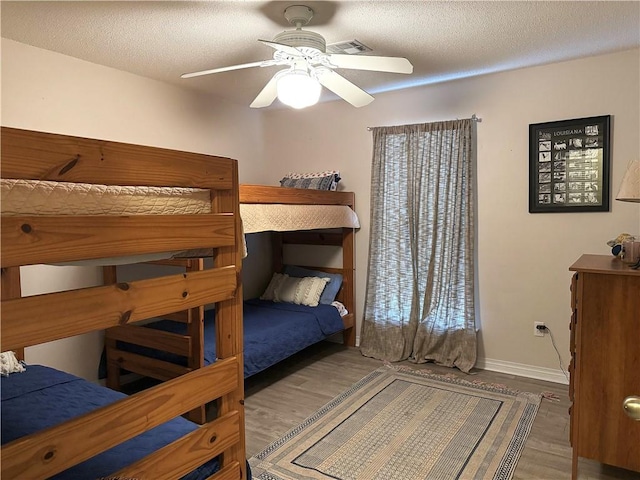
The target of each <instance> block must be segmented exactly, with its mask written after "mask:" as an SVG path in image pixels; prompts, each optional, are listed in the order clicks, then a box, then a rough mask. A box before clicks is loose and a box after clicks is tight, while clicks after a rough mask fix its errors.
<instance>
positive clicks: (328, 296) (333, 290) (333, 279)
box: [283, 265, 342, 305]
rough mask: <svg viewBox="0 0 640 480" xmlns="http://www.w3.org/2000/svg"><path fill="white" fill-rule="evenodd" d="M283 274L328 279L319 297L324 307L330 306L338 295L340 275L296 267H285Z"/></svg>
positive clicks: (340, 282)
mask: <svg viewBox="0 0 640 480" xmlns="http://www.w3.org/2000/svg"><path fill="white" fill-rule="evenodd" d="M283 273H285V274H287V275H289V276H290V277H319V278H328V279H329V283H328V284H327V286H326V287H325V289H324V291H323V292H322V296H321V297H320V303H322V304H324V305H331V302H333V301H334V300H335V299H336V296H337V295H338V291H340V286H341V285H342V275H340V274H339V273H327V272H320V271H318V270H310V269H308V268H303V267H298V266H296V265H285V266H284V270H283Z"/></svg>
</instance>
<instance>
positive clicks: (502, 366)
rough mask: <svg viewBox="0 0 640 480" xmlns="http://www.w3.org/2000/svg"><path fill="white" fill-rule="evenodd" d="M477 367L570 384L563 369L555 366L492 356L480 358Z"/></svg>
mask: <svg viewBox="0 0 640 480" xmlns="http://www.w3.org/2000/svg"><path fill="white" fill-rule="evenodd" d="M476 368H480V369H482V370H490V371H492V372H500V373H508V374H511V375H518V376H519V377H528V378H535V379H537V380H545V381H547V382H553V383H562V384H564V385H568V384H569V381H568V380H567V377H565V376H564V373H562V370H556V369H553V368H545V367H536V366H533V365H525V364H523V363H515V362H505V361H504V360H492V359H490V358H479V359H478V360H477V362H476Z"/></svg>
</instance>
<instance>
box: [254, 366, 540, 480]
mask: <svg viewBox="0 0 640 480" xmlns="http://www.w3.org/2000/svg"><path fill="white" fill-rule="evenodd" d="M540 399H541V396H540V395H537V394H533V393H527V392H518V391H513V390H509V389H507V388H506V387H504V386H501V385H492V384H483V383H481V382H471V381H467V380H463V379H460V378H458V377H455V376H452V375H447V376H443V375H436V374H432V373H429V372H425V371H424V370H413V369H410V368H394V367H389V366H385V367H381V368H380V369H378V370H376V371H375V372H373V373H371V374H369V375H367V376H366V377H365V378H363V379H362V380H360V381H359V382H358V383H356V384H355V385H353V386H352V387H351V388H350V389H349V390H347V391H346V392H344V393H342V394H341V395H339V396H338V397H336V398H334V399H333V400H332V401H331V402H329V403H328V404H327V405H325V406H324V407H322V408H321V409H320V410H319V411H318V412H316V413H315V414H313V415H312V416H311V417H309V418H308V419H306V420H305V421H304V422H303V423H302V424H300V425H298V426H297V427H295V428H294V429H292V430H291V431H289V432H288V433H287V434H286V435H284V436H283V437H282V438H280V439H279V440H277V441H275V442H274V443H272V444H271V445H269V446H268V447H267V448H266V449H265V450H263V451H262V452H260V453H259V454H257V455H256V456H254V457H252V458H251V459H250V460H249V463H250V464H251V468H252V470H253V478H254V479H259V480H307V479H309V480H311V479H321V480H328V479H332V480H336V479H337V480H421V479H434V480H452V479H460V480H466V479H475V480H481V479H500V480H508V479H510V478H512V476H513V472H514V470H515V467H516V464H517V463H518V459H519V457H520V454H521V452H522V449H523V448H524V444H525V441H526V439H527V436H528V435H529V432H530V430H531V425H532V424H533V420H534V418H535V416H536V413H537V411H538V406H539V405H540Z"/></svg>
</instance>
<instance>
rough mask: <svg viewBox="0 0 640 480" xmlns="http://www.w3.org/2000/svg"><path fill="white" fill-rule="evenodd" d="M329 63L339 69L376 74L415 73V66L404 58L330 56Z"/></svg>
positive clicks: (336, 54) (335, 54)
mask: <svg viewBox="0 0 640 480" xmlns="http://www.w3.org/2000/svg"><path fill="white" fill-rule="evenodd" d="M328 57H329V61H331V63H332V64H333V65H335V66H336V67H338V68H351V69H354V70H372V71H375V72H391V73H407V74H408V73H413V65H411V62H410V61H409V60H407V59H406V58H403V57H378V56H374V55H345V54H338V53H334V54H332V55H328Z"/></svg>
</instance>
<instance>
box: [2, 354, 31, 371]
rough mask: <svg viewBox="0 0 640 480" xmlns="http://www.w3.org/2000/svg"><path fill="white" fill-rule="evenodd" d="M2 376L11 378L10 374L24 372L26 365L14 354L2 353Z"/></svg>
mask: <svg viewBox="0 0 640 480" xmlns="http://www.w3.org/2000/svg"><path fill="white" fill-rule="evenodd" d="M0 363H1V364H2V365H1V366H0V375H2V376H3V377H7V376H9V374H10V373H20V372H24V371H25V370H26V369H25V368H24V364H23V363H22V362H21V361H20V360H18V359H17V358H16V354H15V353H14V352H2V353H0Z"/></svg>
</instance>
